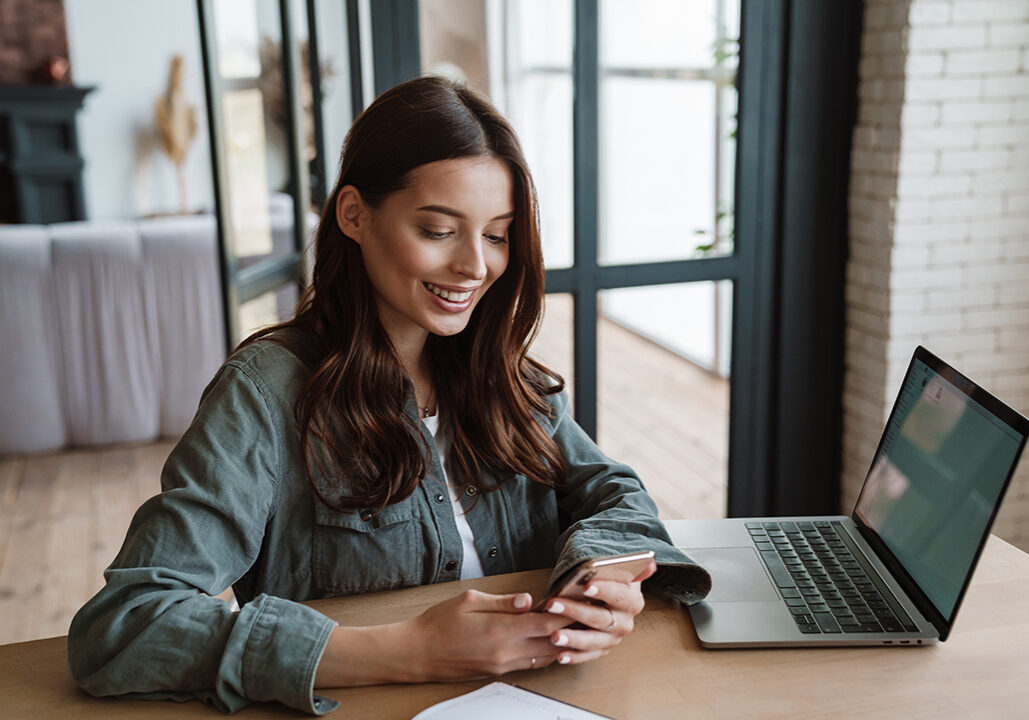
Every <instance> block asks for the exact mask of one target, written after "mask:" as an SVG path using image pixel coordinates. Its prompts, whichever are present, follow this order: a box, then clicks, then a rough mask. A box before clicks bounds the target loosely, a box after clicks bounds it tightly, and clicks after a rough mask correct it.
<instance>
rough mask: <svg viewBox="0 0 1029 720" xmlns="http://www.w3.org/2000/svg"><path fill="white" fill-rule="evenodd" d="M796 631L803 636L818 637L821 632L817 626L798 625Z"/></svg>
mask: <svg viewBox="0 0 1029 720" xmlns="http://www.w3.org/2000/svg"><path fill="white" fill-rule="evenodd" d="M797 629H798V630H800V631H801V632H802V633H804V634H805V635H818V634H820V633H821V632H822V631H821V630H819V629H818V626H817V625H798V626H797Z"/></svg>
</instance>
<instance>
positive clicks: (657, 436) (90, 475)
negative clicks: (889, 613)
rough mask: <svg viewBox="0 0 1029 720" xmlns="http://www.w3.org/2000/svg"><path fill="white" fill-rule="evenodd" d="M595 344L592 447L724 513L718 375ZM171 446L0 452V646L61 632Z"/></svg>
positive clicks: (567, 353)
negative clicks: (595, 436) (595, 442)
mask: <svg viewBox="0 0 1029 720" xmlns="http://www.w3.org/2000/svg"><path fill="white" fill-rule="evenodd" d="M570 318H571V304H570V302H568V301H567V300H566V299H565V298H561V297H557V298H556V299H550V298H548V312H547V320H546V323H545V327H544V331H543V333H542V334H541V336H540V338H539V340H538V342H537V345H536V351H537V354H538V355H539V356H540V357H542V358H543V359H545V360H546V361H547V362H548V363H550V364H551V365H552V366H553V367H554V369H555V370H557V371H559V372H562V373H565V374H566V375H568V373H569V368H570V366H571V347H570V344H569V342H568V338H570V336H571V333H570V324H569V323H570ZM599 342H600V357H599V362H600V368H599V371H600V386H601V388H602V391H601V394H600V398H599V403H600V414H599V426H600V427H599V436H600V443H599V444H600V447H601V448H602V449H603V450H604V451H605V453H607V454H608V455H609V456H610V457H612V458H615V459H617V460H619V461H621V462H625V463H628V464H630V465H632V466H633V467H634V468H636V470H637V471H638V472H639V473H640V475H641V477H642V478H643V480H644V482H645V483H646V485H647V488H648V490H649V491H650V493H651V495H652V496H653V497H654V499H655V500H656V501H657V504H658V507H659V510H660V513H661V516H662V517H664V518H666V519H671V518H688V517H719V516H724V514H725V507H726V494H725V483H726V476H727V473H726V457H727V446H728V407H729V388H728V383H727V381H725V380H723V379H720V378H716V377H714V376H712V375H710V374H708V373H706V372H704V371H702V370H699V369H698V368H696V367H695V366H694V365H692V364H690V363H689V362H687V361H685V360H682V359H681V358H679V357H677V356H676V355H674V354H672V353H670V352H668V351H667V350H664V349H663V348H660V347H658V346H657V345H654V344H653V343H651V342H649V341H647V340H643V339H641V338H639V337H638V336H637V335H635V334H633V333H631V332H629V331H628V330H626V329H624V328H622V327H620V326H618V325H615V324H614V323H611V322H607V321H602V322H601V324H600V337H599ZM173 444H174V443H173V442H171V441H165V442H157V443H151V444H147V445H138V446H131V447H112V448H103V449H97V450H92V451H87V450H74V451H69V452H63V453H57V454H52V455H44V456H30V457H8V458H4V459H0V644H2V643H10V642H19V641H22V640H33V639H37V638H43V637H51V636H54V635H63V634H65V633H67V631H68V624H69V623H70V622H71V618H72V616H73V615H74V614H75V611H76V610H77V609H78V608H79V607H80V606H81V605H82V604H83V603H84V602H85V601H86V600H88V599H89V598H90V597H91V596H92V595H93V594H94V593H95V592H96V591H97V590H99V589H100V587H102V585H103V571H104V568H105V567H107V565H108V564H109V563H110V562H111V560H112V559H113V558H114V556H115V555H116V554H117V552H118V548H119V547H120V546H121V543H122V540H123V539H124V537H125V531H126V529H127V528H128V525H129V521H130V520H131V519H132V515H133V512H134V511H135V509H136V508H137V507H138V506H139V505H140V504H141V503H142V502H143V501H144V500H146V499H147V498H148V497H150V496H152V495H154V494H156V493H157V492H158V491H159V490H160V480H159V478H160V471H161V466H162V465H163V463H164V460H165V458H166V457H167V455H168V453H169V452H170V450H171V448H172V446H173Z"/></svg>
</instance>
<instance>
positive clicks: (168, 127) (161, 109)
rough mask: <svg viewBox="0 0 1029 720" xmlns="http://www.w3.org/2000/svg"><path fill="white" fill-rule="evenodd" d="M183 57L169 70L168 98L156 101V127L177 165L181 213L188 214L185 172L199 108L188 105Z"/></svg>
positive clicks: (162, 144) (169, 156) (173, 63)
mask: <svg viewBox="0 0 1029 720" xmlns="http://www.w3.org/2000/svg"><path fill="white" fill-rule="evenodd" d="M184 62H185V61H184V60H183V58H182V56H181V55H174V56H172V59H171V68H170V69H169V70H168V87H167V89H166V90H165V93H164V95H162V96H161V97H158V98H157V100H156V101H155V102H154V124H155V125H156V127H157V139H158V142H159V143H160V145H161V149H162V150H164V152H165V154H166V155H167V156H168V158H169V159H170V160H171V161H172V164H173V165H174V166H175V174H176V177H177V180H178V185H179V211H180V212H182V213H183V214H185V213H186V212H188V209H187V205H186V174H185V172H184V170H183V168H184V166H185V164H186V155H187V154H188V153H189V148H190V145H192V144H193V138H195V137H196V134H197V118H196V107H195V106H193V105H190V104H188V102H187V99H186V91H185V89H184V87H183V85H184V80H183V75H184V71H183V64H184Z"/></svg>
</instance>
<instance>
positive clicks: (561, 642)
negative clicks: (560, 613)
mask: <svg viewBox="0 0 1029 720" xmlns="http://www.w3.org/2000/svg"><path fill="white" fill-rule="evenodd" d="M554 644H555V645H557V646H558V647H563V646H565V645H567V644H568V636H567V635H565V634H564V633H561V634H560V635H558V636H557V640H555V641H554Z"/></svg>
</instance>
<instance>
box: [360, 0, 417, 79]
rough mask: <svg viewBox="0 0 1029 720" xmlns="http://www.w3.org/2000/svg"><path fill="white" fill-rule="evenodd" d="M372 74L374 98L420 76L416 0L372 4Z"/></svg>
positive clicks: (394, 0) (393, 0)
mask: <svg viewBox="0 0 1029 720" xmlns="http://www.w3.org/2000/svg"><path fill="white" fill-rule="evenodd" d="M370 4H371V11H372V18H371V20H372V71H373V74H374V77H375V94H376V95H381V94H382V93H384V92H386V91H387V90H389V89H390V88H391V87H393V86H394V85H399V84H400V83H402V82H404V81H405V80H410V79H411V78H416V77H418V76H419V75H420V74H421V72H422V57H421V43H420V42H419V38H418V0H378V2H372V3H370Z"/></svg>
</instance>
